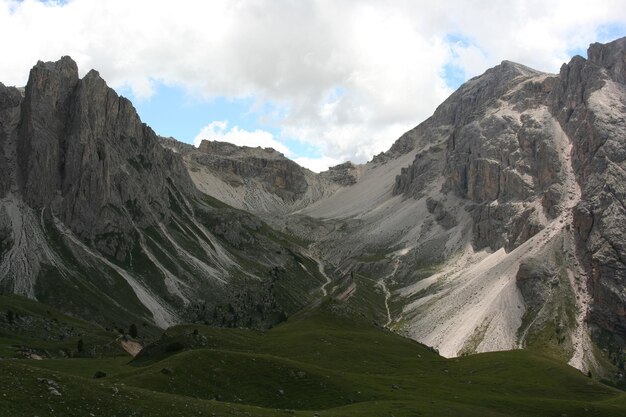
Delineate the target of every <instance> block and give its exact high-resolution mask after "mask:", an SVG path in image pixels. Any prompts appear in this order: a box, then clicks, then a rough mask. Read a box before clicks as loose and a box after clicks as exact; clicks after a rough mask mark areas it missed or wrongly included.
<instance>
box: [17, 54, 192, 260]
mask: <svg viewBox="0 0 626 417" xmlns="http://www.w3.org/2000/svg"><path fill="white" fill-rule="evenodd" d="M17 150H18V153H17V159H18V164H19V166H20V167H21V168H22V169H21V172H20V174H21V175H20V179H19V185H20V189H21V194H22V195H23V196H24V199H25V201H26V202H27V203H28V204H29V205H31V206H32V207H33V208H44V207H50V208H51V209H52V212H53V214H54V215H55V216H57V217H58V218H59V219H60V220H62V221H63V222H64V223H65V224H66V225H67V226H68V227H70V229H71V230H72V231H73V232H74V233H76V234H77V235H78V236H79V237H81V238H82V239H85V240H88V241H93V240H96V239H97V237H98V236H100V235H105V234H108V235H109V236H116V237H115V238H114V239H113V241H112V240H111V239H108V241H107V240H105V241H102V240H99V241H98V242H97V243H96V244H97V246H98V249H99V250H101V251H102V252H104V253H106V254H107V255H111V256H115V257H116V258H118V259H120V260H123V259H125V257H126V256H127V255H128V252H129V250H130V249H131V248H132V244H131V243H130V242H129V241H130V240H131V239H132V234H133V227H132V224H133V222H134V223H136V224H137V225H139V226H141V227H147V226H153V225H155V224H156V222H158V221H167V220H168V216H169V213H170V210H171V207H170V201H169V198H168V188H171V187H175V188H176V189H178V190H179V191H181V192H183V193H184V194H185V195H189V196H192V195H193V193H194V192H195V189H194V187H193V185H192V183H191V180H190V178H189V175H188V174H187V172H186V170H185V168H184V166H183V164H182V163H181V161H180V159H179V158H175V157H174V155H173V154H172V152H170V151H168V150H165V149H163V147H161V146H159V143H158V140H157V137H156V135H155V134H154V132H153V131H152V130H151V129H150V128H149V127H148V126H146V125H145V124H143V123H141V121H140V120H139V118H138V116H137V114H136V112H135V109H134V107H133V106H132V104H131V103H130V101H128V100H127V99H125V98H123V97H119V96H118V95H117V94H116V93H115V91H113V90H112V89H110V88H109V87H108V86H107V85H106V83H105V82H104V80H102V78H100V76H99V74H98V73H97V72H96V71H93V70H92V71H91V72H89V73H88V74H87V75H86V76H85V77H84V78H83V79H82V80H81V79H79V78H78V70H77V68H76V64H75V63H74V62H73V61H72V60H71V59H70V58H69V57H64V58H62V59H61V60H60V61H58V62H55V63H43V62H39V63H38V64H37V65H36V66H35V67H34V68H33V70H32V71H31V75H30V79H29V82H28V85H27V87H26V94H25V97H24V100H23V103H22V110H21V118H20V125H19V130H18V147H17ZM138 178H140V180H138ZM128 207H132V213H130V212H129V211H128V210H126V208H128Z"/></svg>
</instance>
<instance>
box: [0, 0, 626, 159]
mask: <svg viewBox="0 0 626 417" xmlns="http://www.w3.org/2000/svg"><path fill="white" fill-rule="evenodd" d="M624 35H626V7H625V6H624V1H623V0H594V1H593V2H591V1H589V0H582V1H579V0H551V1H545V0H508V1H501V0H472V1H461V0H449V1H448V0H441V1H418V0H414V1H409V0H406V1H367V0H362V1H348V0H345V1H336V0H311V1H307V0H250V1H247V0H241V1H237V0H230V1H219V0H211V1H200V0H198V1H192V0H176V1H173V0H168V1H159V0H132V1H131V0H107V1H103V0H69V1H36V0H25V1H15V0H0V54H1V55H2V57H3V59H2V60H1V61H0V81H2V82H3V83H4V84H7V85H18V86H20V85H24V84H25V83H26V80H27V76H28V70H29V69H30V68H31V67H32V66H33V65H34V64H35V62H37V60H46V61H49V60H57V59H58V58H59V57H60V56H62V55H70V56H72V57H73V58H74V59H75V60H76V61H77V63H78V65H79V69H80V72H81V74H85V73H86V72H87V71H89V69H91V68H95V69H97V70H98V71H100V74H101V75H102V76H103V78H104V79H105V80H107V82H108V83H109V85H110V86H112V87H113V88H115V89H116V90H117V91H118V92H119V93H120V94H123V95H125V96H127V97H129V98H130V99H131V100H132V101H133V103H134V104H135V106H136V107H137V110H138V111H139V114H140V116H141V117H142V119H143V120H144V121H145V122H146V123H148V124H149V125H150V126H152V127H153V128H154V130H155V131H156V132H157V133H159V134H161V135H164V136H174V137H176V138H177V139H179V140H182V141H185V142H189V143H198V142H199V140H200V139H204V138H206V139H211V140H215V139H217V140H225V141H229V142H233V143H236V144H239V145H248V146H259V145H260V146H264V147H266V146H271V147H273V148H275V149H277V150H279V151H281V152H283V153H284V154H285V155H287V156H288V157H290V158H292V159H294V160H296V161H297V162H299V163H301V164H302V165H305V166H307V167H309V168H311V169H313V170H316V171H319V170H322V169H325V168H326V167H328V166H330V165H334V164H337V163H340V162H343V161H345V160H352V161H354V162H365V161H366V160H368V159H370V158H371V157H372V156H373V155H374V154H377V153H379V152H381V151H384V150H386V149H387V148H389V146H390V145H391V144H392V143H393V141H395V139H397V138H398V137H399V136H400V135H401V134H402V133H403V132H405V131H406V130H408V129H410V128H411V127H413V126H415V125H417V124H418V123H419V122H420V121H422V120H424V119H425V118H427V117H428V116H430V115H431V114H432V112H433V111H434V109H435V107H436V106H437V105H438V104H439V103H440V102H441V101H443V100H444V99H445V98H446V97H447V96H448V95H449V94H450V93H451V92H452V91H453V90H454V89H455V88H456V87H458V85H459V84H460V83H462V82H463V81H465V80H467V79H468V78H470V77H472V76H475V75H478V74H480V73H482V72H483V71H484V70H485V69H487V68H489V67H492V66H494V65H496V64H498V63H499V62H501V61H502V60H503V59H508V60H512V61H516V62H520V63H523V64H525V65H528V66H531V67H534V68H536V69H539V70H543V71H548V72H558V69H559V67H560V66H561V64H562V63H563V62H566V61H568V60H569V58H570V56H572V55H574V54H581V55H583V56H584V55H585V50H586V48H587V46H588V45H589V43H591V42H596V41H599V42H605V41H608V40H612V39H614V38H617V37H621V36H624Z"/></svg>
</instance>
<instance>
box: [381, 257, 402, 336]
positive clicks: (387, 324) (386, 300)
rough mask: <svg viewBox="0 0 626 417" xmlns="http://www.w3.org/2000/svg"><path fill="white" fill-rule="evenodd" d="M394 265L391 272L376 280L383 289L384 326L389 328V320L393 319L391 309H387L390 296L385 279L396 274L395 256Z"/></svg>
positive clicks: (397, 263)
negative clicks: (385, 318) (385, 312)
mask: <svg viewBox="0 0 626 417" xmlns="http://www.w3.org/2000/svg"><path fill="white" fill-rule="evenodd" d="M393 263H394V265H393V271H391V273H390V274H389V275H387V276H385V277H383V278H381V279H380V280H379V281H378V285H379V286H380V287H381V288H382V289H383V292H384V293H385V310H387V323H385V328H387V329H388V328H389V326H390V325H391V322H392V321H393V319H392V317H391V310H390V309H389V299H390V298H391V291H389V288H387V283H386V281H387V280H388V279H389V278H391V277H393V276H394V275H396V272H398V268H399V267H400V258H396V259H395V260H394V261H393Z"/></svg>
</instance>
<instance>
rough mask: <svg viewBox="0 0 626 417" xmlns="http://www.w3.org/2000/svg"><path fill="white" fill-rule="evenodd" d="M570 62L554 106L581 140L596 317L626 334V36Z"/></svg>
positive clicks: (578, 164)
mask: <svg viewBox="0 0 626 417" xmlns="http://www.w3.org/2000/svg"><path fill="white" fill-rule="evenodd" d="M588 56H589V59H588V60H585V59H583V58H580V57H575V58H574V59H572V61H571V62H570V63H569V64H567V65H563V67H562V68H561V72H560V74H559V82H558V83H556V85H555V88H554V90H553V92H552V94H551V99H552V111H553V113H554V114H555V115H556V117H557V118H558V120H559V122H560V123H561V125H562V126H563V129H564V130H565V131H566V132H567V133H568V135H569V136H570V137H571V138H572V141H573V146H574V149H573V163H574V167H575V170H576V174H577V176H578V178H579V182H580V184H581V186H582V200H581V202H580V203H579V204H578V206H577V207H576V208H575V210H574V229H575V230H576V232H577V234H578V236H579V238H580V242H581V247H582V248H583V252H584V254H585V260H586V267H587V270H588V275H589V276H590V281H589V286H590V290H591V293H592V297H593V306H592V310H591V313H590V320H591V321H592V322H593V323H595V324H597V325H598V326H599V327H601V328H603V329H606V330H609V331H612V332H617V333H618V334H620V335H622V336H623V335H626V293H625V292H624V288H626V233H625V232H624V224H626V209H625V206H624V202H625V201H626V200H625V198H626V188H625V185H624V184H626V174H625V169H626V143H625V138H626V121H625V119H624V114H625V112H626V38H622V39H618V40H616V41H614V42H611V43H609V44H606V45H601V44H593V45H591V47H590V48H589V51H588Z"/></svg>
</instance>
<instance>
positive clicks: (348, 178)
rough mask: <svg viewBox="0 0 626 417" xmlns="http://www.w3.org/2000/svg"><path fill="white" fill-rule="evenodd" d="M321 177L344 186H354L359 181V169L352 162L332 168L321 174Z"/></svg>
mask: <svg viewBox="0 0 626 417" xmlns="http://www.w3.org/2000/svg"><path fill="white" fill-rule="evenodd" d="M320 176H321V177H324V178H327V179H329V180H330V181H332V182H334V183H336V184H339V185H342V186H349V185H354V184H356V182H357V180H358V173H357V167H356V166H355V165H354V164H353V163H352V162H344V163H343V164H339V165H335V166H334V167H330V168H328V170H327V171H324V172H322V173H320Z"/></svg>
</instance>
